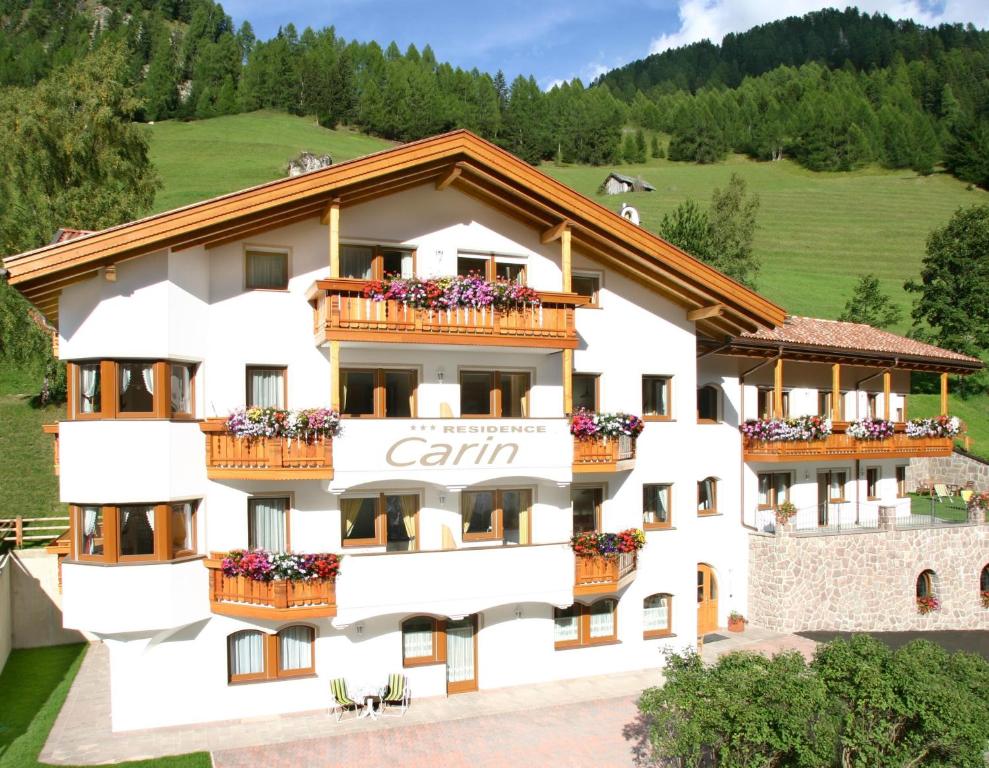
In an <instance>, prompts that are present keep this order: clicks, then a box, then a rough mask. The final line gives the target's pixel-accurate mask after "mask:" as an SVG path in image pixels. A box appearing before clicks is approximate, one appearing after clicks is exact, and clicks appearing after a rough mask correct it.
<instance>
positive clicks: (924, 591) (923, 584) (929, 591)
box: [917, 571, 937, 598]
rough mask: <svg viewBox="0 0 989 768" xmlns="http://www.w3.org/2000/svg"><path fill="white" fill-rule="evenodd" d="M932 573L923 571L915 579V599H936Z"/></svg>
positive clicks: (934, 577)
mask: <svg viewBox="0 0 989 768" xmlns="http://www.w3.org/2000/svg"><path fill="white" fill-rule="evenodd" d="M936 578H937V577H936V576H935V574H934V571H923V572H921V574H920V575H919V576H918V577H917V597H918V598H920V597H937V595H936V594H935V579H936Z"/></svg>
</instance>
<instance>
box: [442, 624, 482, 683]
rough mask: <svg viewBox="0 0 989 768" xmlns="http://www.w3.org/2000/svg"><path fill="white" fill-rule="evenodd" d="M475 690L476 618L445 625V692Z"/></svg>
mask: <svg viewBox="0 0 989 768" xmlns="http://www.w3.org/2000/svg"><path fill="white" fill-rule="evenodd" d="M476 690H477V616H468V617H467V618H466V619H460V620H458V621H454V620H450V621H447V623H446V692H447V693H463V692H464V691H476Z"/></svg>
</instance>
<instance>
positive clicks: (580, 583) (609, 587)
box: [573, 552, 636, 595]
mask: <svg viewBox="0 0 989 768" xmlns="http://www.w3.org/2000/svg"><path fill="white" fill-rule="evenodd" d="M574 562H575V565H574V586H573V593H574V595H607V594H610V593H612V592H617V591H618V590H620V589H622V588H623V587H625V585H627V584H629V583H630V582H631V581H632V580H633V579H634V578H635V566H636V553H635V552H623V553H621V554H619V555H618V556H617V557H610V558H609V557H604V556H603V555H595V556H593V557H577V558H575V559H574Z"/></svg>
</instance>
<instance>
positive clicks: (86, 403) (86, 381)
mask: <svg viewBox="0 0 989 768" xmlns="http://www.w3.org/2000/svg"><path fill="white" fill-rule="evenodd" d="M77 368H78V370H79V383H78V385H77V387H76V391H77V392H78V400H77V401H76V413H77V414H79V415H83V414H86V415H98V414H99V413H100V412H101V411H102V410H103V406H102V401H101V387H100V384H101V381H100V379H101V371H100V369H101V364H100V363H81V364H79V365H78V366H77Z"/></svg>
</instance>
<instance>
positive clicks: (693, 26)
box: [649, 0, 989, 53]
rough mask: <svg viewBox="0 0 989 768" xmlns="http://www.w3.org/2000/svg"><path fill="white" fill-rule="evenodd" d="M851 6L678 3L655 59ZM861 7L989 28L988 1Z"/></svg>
mask: <svg viewBox="0 0 989 768" xmlns="http://www.w3.org/2000/svg"><path fill="white" fill-rule="evenodd" d="M845 5H846V3H844V2H831V3H828V2H820V0H777V2H773V3H767V2H766V1H765V0H678V3H677V15H678V17H679V22H680V26H679V28H678V29H677V30H676V31H675V32H670V33H667V34H664V35H660V36H659V37H657V38H655V39H654V40H653V41H652V43H651V44H650V46H649V53H660V52H662V51H665V50H667V49H668V48H678V47H680V46H682V45H689V44H690V43H696V42H698V41H699V40H704V39H707V40H710V41H711V42H712V43H715V44H718V43H720V42H721V40H722V38H723V37H724V36H725V35H727V34H728V33H729V32H744V31H745V30H747V29H750V28H751V27H754V26H756V25H758V24H765V23H767V22H770V21H773V20H775V19H783V18H786V17H787V16H802V15H803V14H805V13H809V12H810V11H816V10H820V9H821V8H829V7H844V6H845ZM856 5H857V7H858V9H859V10H860V11H863V12H867V13H875V12H877V11H878V12H881V13H885V14H886V15H888V16H890V17H891V18H894V19H913V20H914V21H916V22H918V23H921V24H925V25H936V24H942V23H956V22H961V23H968V22H971V23H973V24H975V26H977V27H980V28H986V27H989V3H987V2H986V1H985V0H945V2H944V3H943V4H942V3H937V4H934V3H931V2H927V1H925V0H887V2H881V1H878V0H861V2H858V3H856Z"/></svg>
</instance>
